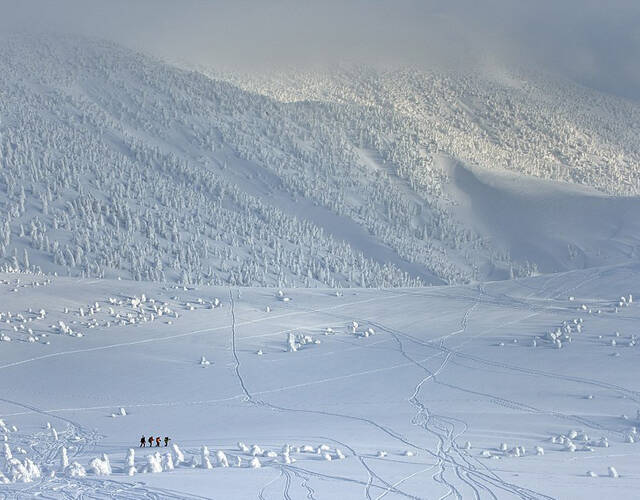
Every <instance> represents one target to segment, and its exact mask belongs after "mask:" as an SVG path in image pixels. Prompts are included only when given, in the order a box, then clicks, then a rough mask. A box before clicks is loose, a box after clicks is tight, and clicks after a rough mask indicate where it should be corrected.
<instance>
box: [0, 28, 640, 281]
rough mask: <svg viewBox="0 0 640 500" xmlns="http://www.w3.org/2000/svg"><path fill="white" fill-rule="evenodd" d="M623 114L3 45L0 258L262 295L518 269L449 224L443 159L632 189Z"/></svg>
mask: <svg viewBox="0 0 640 500" xmlns="http://www.w3.org/2000/svg"><path fill="white" fill-rule="evenodd" d="M639 117H640V112H639V111H638V107H637V106H635V105H632V104H630V103H627V102H624V101H621V100H619V99H614V98H609V97H606V96H601V95H599V94H595V93H593V92H591V93H589V92H587V91H585V90H583V89H579V88H577V87H572V86H570V85H564V84H558V85H557V86H554V84H553V83H551V82H546V81H543V82H542V83H540V82H537V83H529V82H528V81H525V80H518V79H517V78H516V77H515V76H509V77H508V78H507V77H503V78H502V80H501V81H497V80H494V81H492V80H489V79H483V78H481V77H472V76H459V75H452V74H446V75H444V74H443V75H440V74H426V73H421V72H417V71H395V72H380V71H374V70H370V69H352V70H348V71H347V70H336V71H335V72H331V71H328V72H327V74H326V75H325V76H321V75H313V76H311V75H308V74H293V75H288V76H286V77H282V76H281V77H277V78H275V77H274V78H271V77H270V78H262V79H257V78H254V79H251V78H248V77H242V78H240V77H238V76H230V75H218V74H214V75H212V74H206V72H203V71H192V70H184V69H180V68H177V67H175V66H172V65H169V64H167V63H164V62H162V61H159V60H156V59H153V58H150V57H147V56H144V55H141V54H138V53H134V52H132V51H130V50H128V49H125V48H123V47H120V46H118V45H116V44H113V43H111V42H105V41H98V40H88V39H84V38H76V37H44V36H39V37H23V36H21V37H13V38H9V39H5V40H3V43H2V46H1V47H0V165H1V168H0V194H2V196H1V197H0V206H1V207H2V217H3V220H2V221H0V232H1V234H0V257H1V258H2V260H3V261H4V262H5V265H8V266H11V267H20V268H35V269H40V270H42V271H45V272H50V273H53V272H57V273H58V274H71V275H85V276H99V277H101V276H106V277H125V278H133V279H143V280H169V281H178V282H184V283H210V284H235V285H262V286H265V285H273V286H293V285H298V286H319V285H328V286H368V287H388V286H419V285H423V284H430V283H464V282H469V281H471V280H474V279H478V278H485V277H508V276H523V275H530V274H532V273H535V272H536V271H537V269H538V263H537V262H536V261H535V258H533V257H535V254H531V255H532V256H533V257H531V258H530V256H529V254H528V253H527V252H521V253H518V255H516V256H513V255H512V250H513V248H512V246H511V245H510V244H509V243H508V242H506V243H505V242H504V241H502V240H501V239H499V238H496V237H495V235H494V234H493V233H492V231H490V230H484V229H483V226H482V225H479V224H475V223H474V222H473V221H470V220H469V219H468V218H465V217H463V216H461V213H460V211H458V210H457V209H456V207H457V206H458V205H459V204H460V203H462V202H463V201H464V200H460V199H458V198H457V197H456V196H457V194H456V193H458V190H452V189H450V186H451V183H452V176H451V169H452V168H457V167H464V168H466V166H470V167H475V166H480V167H481V168H486V169H496V168H503V169H511V170H516V171H518V172H520V173H524V174H527V175H528V176H532V175H533V176H538V177H542V178H549V179H556V180H568V181H571V182H574V183H580V184H586V185H589V186H591V187H594V188H596V189H598V190H599V191H600V192H602V193H603V196H604V195H605V194H606V195H608V196H609V197H611V196H612V195H636V194H638V190H639V186H640V184H639V182H640V181H639V178H638V176H639V175H640V172H638V169H637V166H638V163H639V160H638V159H639V158H640V152H639V151H640V145H639V144H638V143H637V141H634V137H636V136H637V135H638V130H639V129H638V127H639V125H638V124H639V123H640V119H639ZM560 193H562V191H560ZM589 196H591V195H589ZM581 202H582V201H580V203H581ZM635 207H637V205H634V208H633V209H634V210H635ZM620 234H622V235H623V236H624V234H625V232H624V231H622V233H620ZM598 241H600V240H598ZM625 244H626V245H629V244H630V245H631V246H632V247H633V245H634V244H635V242H634V241H632V242H631V243H629V242H628V241H625ZM576 246H578V247H579V250H580V251H581V252H584V253H590V254H591V253H592V254H594V255H596V254H598V255H601V254H602V253H603V252H602V248H600V247H599V243H598V242H596V243H595V244H593V245H590V246H585V248H582V247H581V245H580V242H578V244H577V245H576ZM634 248H635V247H634ZM632 250H633V248H632ZM563 251H564V250H563ZM568 252H569V253H571V249H570V248H569V250H568ZM604 253H605V254H606V253H607V252H604ZM607 255H608V254H607ZM631 255H632V252H631V253H630V256H631ZM605 257H606V255H605ZM618 257H619V256H618V255H617V254H616V256H615V258H616V259H617V258H618ZM585 262H586V260H584V259H583V260H580V261H579V262H578V261H575V262H574V261H572V260H571V259H558V262H557V263H555V264H554V265H557V266H559V269H562V268H571V267H580V266H582V265H584V264H585ZM543 270H556V269H555V268H553V269H551V268H550V269H543Z"/></svg>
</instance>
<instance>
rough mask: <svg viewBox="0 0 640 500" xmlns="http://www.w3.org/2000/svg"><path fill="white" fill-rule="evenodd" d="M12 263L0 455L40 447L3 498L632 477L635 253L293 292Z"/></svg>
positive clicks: (446, 494) (554, 492)
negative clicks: (161, 441) (526, 273)
mask: <svg viewBox="0 0 640 500" xmlns="http://www.w3.org/2000/svg"><path fill="white" fill-rule="evenodd" d="M0 279H1V280H2V281H1V282H0V300H1V301H2V304H3V306H2V309H3V311H2V322H3V324H2V325H1V328H0V330H1V331H2V333H3V338H4V340H3V341H2V342H0V360H1V361H0V377H1V380H2V387H3V389H2V394H1V399H0V418H2V420H3V425H2V426H0V427H1V429H2V430H0V437H3V438H4V439H5V443H3V444H2V445H3V446H4V445H5V444H6V446H5V447H4V452H3V453H0V462H2V465H3V467H2V470H4V471H6V470H9V469H10V468H11V467H9V468H7V467H8V465H7V457H6V454H7V449H8V450H9V453H10V454H11V455H12V456H13V458H14V460H13V462H12V463H13V465H14V467H13V469H12V470H14V472H15V471H17V470H18V469H19V467H18V466H17V464H16V463H15V460H17V461H18V462H19V463H20V464H23V465H24V464H27V460H26V459H27V458H28V459H29V460H30V461H31V464H27V465H24V467H23V469H24V470H22V469H21V470H22V472H20V471H18V472H15V475H14V477H13V478H11V477H8V475H7V473H6V472H5V474H4V477H6V478H7V479H6V480H7V481H10V482H8V483H7V484H2V485H0V493H1V496H3V497H5V498H33V497H37V496H41V497H43V498H80V497H87V498H109V497H116V498H263V499H267V498H315V499H320V498H345V499H347V498H370V499H382V498H388V499H390V498H531V499H533V498H593V499H597V498H629V499H630V498H636V497H637V491H638V488H640V472H638V470H639V467H640V449H639V448H638V446H640V435H639V434H637V431H636V426H638V424H640V421H638V409H640V387H639V386H638V377H637V373H638V369H637V366H638V347H637V346H636V340H635V339H636V335H637V334H638V327H637V325H638V320H639V319H640V311H638V306H637V304H636V303H635V302H634V301H633V297H634V296H635V295H637V296H639V297H640V290H638V283H640V265H638V264H627V265H622V266H609V267H602V268H593V269H589V270H580V271H570V272H566V273H560V274H555V275H547V276H540V277H536V278H526V279H521V280H511V281H501V282H491V283H486V284H481V285H467V286H456V287H429V288H421V289H378V290H373V289H344V290H336V289H291V290H283V291H282V292H283V293H279V291H278V290H277V289H267V288H246V289H243V288H228V287H226V288H225V287H206V286H203V287H182V286H180V287H178V286H176V285H163V284H153V283H139V282H129V281H124V280H122V281H118V280H99V279H93V280H78V279H74V278H62V277H46V276H42V275H33V274H28V273H14V274H4V275H2V276H1V277H0ZM630 296H631V301H630V300H629V298H630ZM622 297H624V299H622ZM9 313H10V314H9ZM176 316H177V317H176ZM356 324H357V326H356ZM14 327H15V328H14ZM305 337H306V338H305ZM8 338H10V340H8ZM290 344H293V347H294V349H295V351H292V349H291V345H290ZM121 408H122V409H123V411H121ZM121 413H125V414H126V415H122V414H121ZM14 426H15V427H14ZM54 429H55V432H54ZM141 434H144V435H145V436H149V435H154V436H155V435H162V436H165V435H167V436H170V437H171V439H172V442H171V444H175V445H177V446H178V449H179V450H180V452H181V453H182V454H183V455H184V462H183V463H178V462H179V461H180V460H179V456H180V453H178V452H177V451H176V450H174V449H173V448H172V447H171V446H170V447H168V448H164V447H163V448H161V449H159V450H158V451H159V453H160V454H161V455H162V456H161V458H160V460H159V461H158V462H156V461H155V459H154V457H153V453H154V452H155V451H156V449H155V448H154V449H153V450H151V449H149V448H144V449H138V447H137V446H138V441H139V438H140V435H141ZM636 441H637V442H636ZM203 446H206V447H207V451H206V452H205V453H203V448H202V447H203ZM63 447H64V448H65V450H66V454H67V460H68V463H69V465H66V462H63V459H62V453H63V451H62V449H63ZM129 448H134V450H135V456H134V457H133V458H132V459H131V460H130V461H129V462H128V461H127V460H126V457H127V453H128V449H129ZM338 450H339V451H338ZM0 451H2V450H0ZM167 451H169V452H170V454H171V460H169V458H168V457H166V456H165V454H166V452H167ZM219 452H222V453H219ZM207 453H208V454H209V455H208V457H207ZM103 454H106V455H107V457H108V460H109V463H110V464H109V467H108V468H106V467H105V466H104V464H105V462H104V461H103V460H102V457H103ZM149 455H151V458H148V456H149ZM96 458H97V459H99V460H98V461H94V459H96ZM92 461H93V462H92ZM75 462H77V465H73V464H74V463H75ZM169 462H171V463H169ZM225 462H226V463H228V465H229V467H225V466H224V465H225ZM90 463H93V466H94V467H93V468H92V467H91V466H90ZM209 463H210V464H211V469H209V468H208V464H209ZM101 464H102V465H101ZM238 464H239V465H238ZM258 465H260V467H258ZM172 467H173V470H171V469H172ZM610 467H612V468H613V469H609V468H610ZM82 469H84V470H85V472H86V476H84V477H79V476H77V474H78V471H82ZM154 470H157V471H159V472H153V471H154ZM109 471H110V472H111V473H110V474H109V475H106V474H108V472H109ZM145 471H146V472H145ZM160 471H161V472H160ZM99 473H101V474H99ZM21 474H22V475H21ZM74 474H76V475H75V476H74ZM80 474H81V472H80ZM129 474H132V475H129ZM591 475H593V476H595V477H591ZM610 476H619V477H610ZM25 479H27V480H29V481H28V482H24V480H25ZM11 480H15V482H11Z"/></svg>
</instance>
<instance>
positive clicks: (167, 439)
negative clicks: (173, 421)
mask: <svg viewBox="0 0 640 500" xmlns="http://www.w3.org/2000/svg"><path fill="white" fill-rule="evenodd" d="M169 441H171V439H169V436H165V437H164V447H165V448H166V447H167V446H169Z"/></svg>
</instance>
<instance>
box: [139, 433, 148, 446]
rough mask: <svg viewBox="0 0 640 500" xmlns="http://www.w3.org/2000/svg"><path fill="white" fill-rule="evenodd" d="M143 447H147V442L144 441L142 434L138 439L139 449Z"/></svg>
mask: <svg viewBox="0 0 640 500" xmlns="http://www.w3.org/2000/svg"><path fill="white" fill-rule="evenodd" d="M145 446H147V440H146V439H145V437H144V434H143V435H142V437H141V438H140V448H144V447H145Z"/></svg>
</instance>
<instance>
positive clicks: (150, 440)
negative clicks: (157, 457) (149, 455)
mask: <svg viewBox="0 0 640 500" xmlns="http://www.w3.org/2000/svg"><path fill="white" fill-rule="evenodd" d="M152 446H153V436H149V448H151V447H152Z"/></svg>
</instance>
